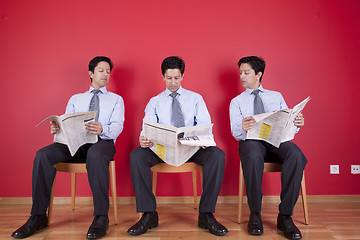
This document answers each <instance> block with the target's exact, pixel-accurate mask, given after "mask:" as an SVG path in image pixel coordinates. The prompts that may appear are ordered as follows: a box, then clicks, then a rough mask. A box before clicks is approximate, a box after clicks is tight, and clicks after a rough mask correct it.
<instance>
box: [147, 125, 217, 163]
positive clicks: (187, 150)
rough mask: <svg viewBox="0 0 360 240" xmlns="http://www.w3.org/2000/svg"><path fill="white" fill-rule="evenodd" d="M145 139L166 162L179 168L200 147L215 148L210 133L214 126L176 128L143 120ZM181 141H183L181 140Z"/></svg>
mask: <svg viewBox="0 0 360 240" xmlns="http://www.w3.org/2000/svg"><path fill="white" fill-rule="evenodd" d="M143 129H144V137H146V138H147V139H149V140H150V141H152V142H153V143H154V145H153V146H152V147H151V148H150V149H151V150H152V151H153V152H154V153H155V154H156V155H158V156H159V157H160V158H161V159H162V160H163V161H164V162H166V163H168V164H170V165H172V166H175V167H178V166H180V165H182V164H183V163H185V162H186V161H187V160H189V158H190V157H191V156H192V155H194V154H195V153H196V152H197V151H198V150H199V148H200V146H215V145H216V143H215V141H214V138H213V136H212V135H210V134H209V133H210V132H211V129H212V124H208V125H201V126H191V127H182V128H176V127H173V126H169V125H164V124H160V123H155V122H152V121H149V120H146V119H144V120H143ZM180 139H181V140H180Z"/></svg>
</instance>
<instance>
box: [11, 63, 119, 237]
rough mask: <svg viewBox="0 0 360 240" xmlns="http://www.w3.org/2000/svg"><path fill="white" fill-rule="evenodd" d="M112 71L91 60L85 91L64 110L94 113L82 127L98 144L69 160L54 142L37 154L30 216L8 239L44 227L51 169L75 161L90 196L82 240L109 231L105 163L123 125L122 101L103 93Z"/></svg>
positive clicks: (87, 146) (53, 129)
mask: <svg viewBox="0 0 360 240" xmlns="http://www.w3.org/2000/svg"><path fill="white" fill-rule="evenodd" d="M112 68H113V63H112V62H111V60H110V58H107V57H103V56H98V57H95V58H93V59H92V60H91V61H90V63H89V75H90V79H91V86H90V89H89V91H86V92H85V93H79V94H75V95H73V96H72V97H71V98H70V100H69V102H68V104H67V107H66V113H79V112H86V111H89V110H96V111H97V113H98V114H97V116H96V117H95V121H90V122H88V123H86V124H85V126H86V129H87V130H88V131H89V133H91V134H93V135H96V136H98V141H97V142H96V143H94V144H85V145H83V146H81V147H80V148H79V149H78V150H77V152H76V153H75V156H74V157H72V156H71V154H70V151H69V148H68V146H67V145H65V144H62V143H58V142H55V143H53V144H51V145H49V146H46V147H44V148H42V149H40V150H39V151H37V153H36V156H35V159H34V166H33V175H32V200H33V204H32V209H31V216H30V218H29V220H28V221H27V222H26V223H25V224H24V225H23V226H22V227H20V228H19V229H17V230H16V231H15V232H14V233H13V234H12V235H11V236H12V237H15V238H26V237H29V236H31V235H33V234H34V233H35V232H36V231H37V230H40V229H43V228H46V227H47V224H48V219H47V216H46V210H47V208H48V206H49V202H50V192H51V187H52V184H53V181H54V178H55V174H56V169H55V168H54V167H53V166H54V165H55V164H56V163H59V162H65V161H66V162H74V161H77V160H78V159H85V160H86V168H87V173H88V179H89V184H90V188H91V191H92V193H93V203H94V220H93V222H92V224H91V226H90V228H89V230H88V233H87V236H86V237H87V238H88V239H94V238H100V237H102V236H104V235H105V234H106V231H107V229H108V227H109V218H108V211H109V162H110V160H111V159H113V157H114V155H115V146H114V142H115V140H116V138H117V137H118V136H119V134H120V133H121V132H122V130H123V124H124V101H123V99H122V97H121V96H119V95H117V94H115V93H112V92H109V91H107V89H106V85H107V84H108V82H109V79H110V72H111V70H112ZM82 127H83V126H82ZM58 131H60V128H59V125H57V124H56V123H55V122H51V127H50V132H51V133H52V134H55V133H56V132H58ZM64 238H66V237H65V236H64Z"/></svg>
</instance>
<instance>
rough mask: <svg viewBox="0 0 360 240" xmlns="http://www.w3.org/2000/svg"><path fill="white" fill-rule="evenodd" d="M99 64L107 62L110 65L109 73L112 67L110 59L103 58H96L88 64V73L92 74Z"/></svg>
mask: <svg viewBox="0 0 360 240" xmlns="http://www.w3.org/2000/svg"><path fill="white" fill-rule="evenodd" d="M99 62H107V63H108V64H109V65H110V72H111V70H112V69H113V67H114V64H113V63H112V61H111V59H110V58H108V57H104V56H96V57H94V58H93V59H91V61H90V62H89V71H90V72H92V73H94V70H95V68H96V66H97V65H98V63H99Z"/></svg>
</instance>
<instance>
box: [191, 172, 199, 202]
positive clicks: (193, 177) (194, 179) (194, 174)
mask: <svg viewBox="0 0 360 240" xmlns="http://www.w3.org/2000/svg"><path fill="white" fill-rule="evenodd" d="M192 180H193V190H194V209H196V208H197V205H198V204H197V181H196V171H192Z"/></svg>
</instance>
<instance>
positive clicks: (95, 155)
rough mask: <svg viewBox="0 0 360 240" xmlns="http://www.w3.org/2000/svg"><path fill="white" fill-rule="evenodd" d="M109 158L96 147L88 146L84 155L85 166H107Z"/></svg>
mask: <svg viewBox="0 0 360 240" xmlns="http://www.w3.org/2000/svg"><path fill="white" fill-rule="evenodd" d="M110 160H111V158H110V157H109V156H107V155H106V154H104V152H102V151H100V150H99V149H96V148H90V149H89V150H88V152H87V155H86V166H87V167H89V166H95V168H101V167H105V168H108V167H109V162H110Z"/></svg>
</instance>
